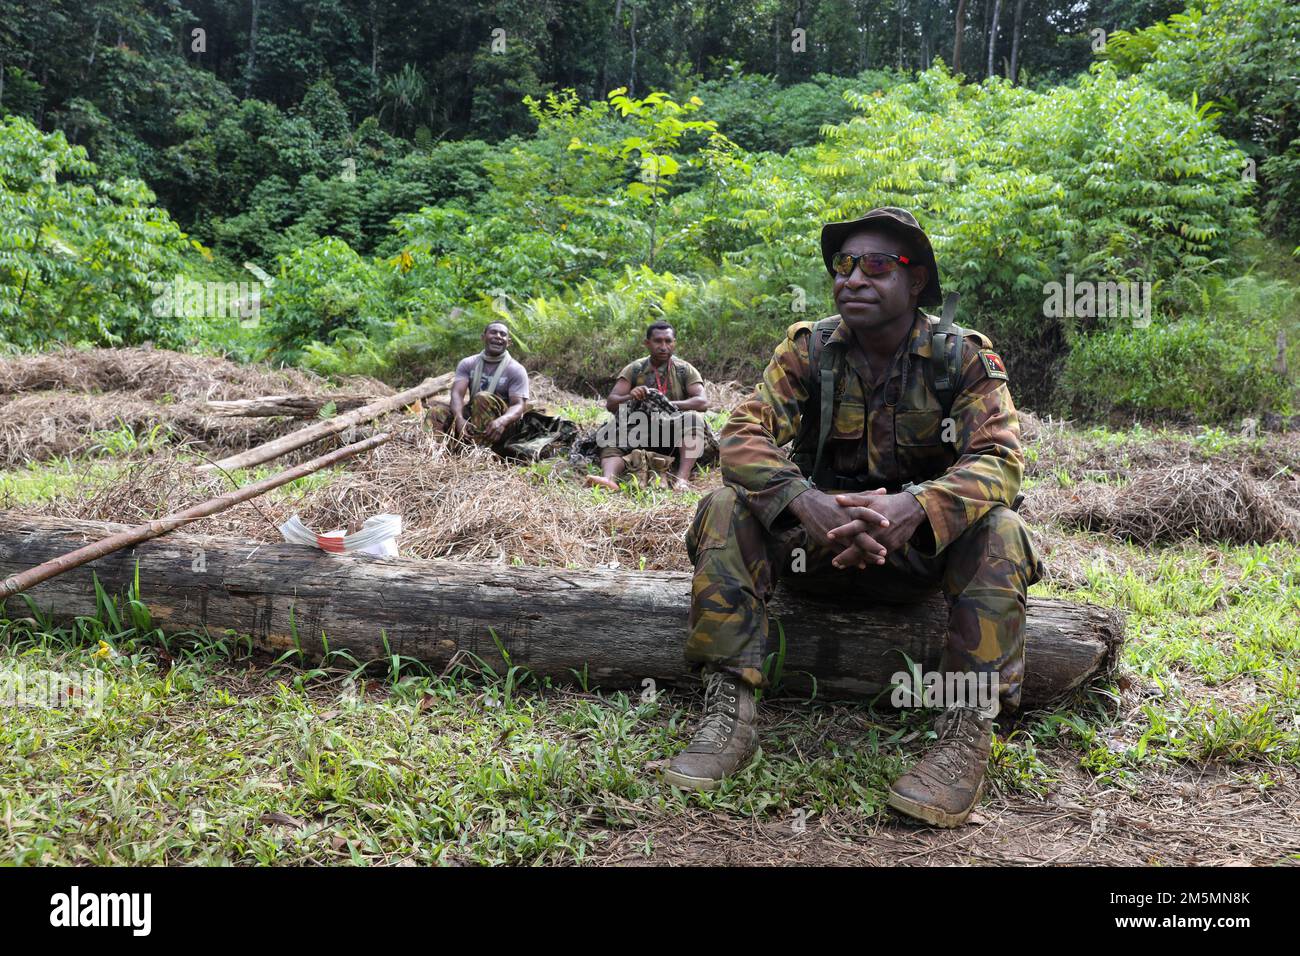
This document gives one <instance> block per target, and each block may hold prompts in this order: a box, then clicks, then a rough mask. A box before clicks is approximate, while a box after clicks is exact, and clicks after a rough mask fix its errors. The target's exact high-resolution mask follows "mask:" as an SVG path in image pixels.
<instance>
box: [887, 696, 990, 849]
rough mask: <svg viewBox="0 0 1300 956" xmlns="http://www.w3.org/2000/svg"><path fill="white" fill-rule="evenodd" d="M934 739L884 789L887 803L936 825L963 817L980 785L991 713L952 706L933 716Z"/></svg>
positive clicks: (958, 821) (951, 823) (957, 823)
mask: <svg viewBox="0 0 1300 956" xmlns="http://www.w3.org/2000/svg"><path fill="white" fill-rule="evenodd" d="M934 728H935V730H936V731H937V732H938V734H939V742H938V743H937V744H936V745H935V746H934V747H933V748H932V749H931V750H930V752H929V753H927V754H926V755H925V757H923V758H922V759H921V762H920V763H918V764H917V765H916V766H915V767H913V768H912V769H911V770H910V771H909V772H907V773H905V774H903V776H901V777H899V778H898V780H896V781H895V782H894V785H893V786H892V787H890V788H889V805H890V806H891V807H893V808H894V809H895V810H897V811H899V812H900V813H905V814H907V815H908V816H909V817H916V818H917V819H918V820H924V821H925V822H926V823H930V824H933V825H934V826H937V827H956V826H961V825H962V824H963V823H965V822H966V818H967V817H969V816H970V813H971V811H972V810H974V809H975V804H977V803H978V802H979V799H980V794H981V793H982V792H983V790H984V773H985V771H986V770H987V769H988V763H989V750H990V748H991V746H992V743H993V718H992V717H985V716H983V715H982V714H981V713H980V712H979V710H977V709H976V708H973V707H953V708H950V709H949V710H946V711H944V713H943V714H942V715H940V717H939V719H938V720H937V721H935V725H934Z"/></svg>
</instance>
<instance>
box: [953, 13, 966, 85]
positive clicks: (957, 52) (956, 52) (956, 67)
mask: <svg viewBox="0 0 1300 956" xmlns="http://www.w3.org/2000/svg"><path fill="white" fill-rule="evenodd" d="M965 29H966V0H957V24H956V33H955V36H954V38H953V41H952V71H953V72H954V73H960V72H961V35H962V33H963V32H964V31H965Z"/></svg>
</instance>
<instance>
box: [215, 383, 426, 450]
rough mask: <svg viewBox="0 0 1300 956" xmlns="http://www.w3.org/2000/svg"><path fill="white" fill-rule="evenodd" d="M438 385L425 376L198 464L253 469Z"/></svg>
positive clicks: (394, 408) (418, 397)
mask: <svg viewBox="0 0 1300 956" xmlns="http://www.w3.org/2000/svg"><path fill="white" fill-rule="evenodd" d="M438 388H439V380H438V379H436V378H426V379H425V380H424V381H423V382H421V383H420V384H419V385H416V386H414V387H413V388H408V389H407V390H406V391H404V392H398V393H397V394H396V395H389V396H386V397H384V398H381V399H377V400H375V401H373V402H371V403H370V404H369V405H363V406H362V407H361V408H358V409H356V410H355V411H351V412H348V413H347V414H345V415H338V416H336V417H334V418H330V419H327V420H325V421H323V422H317V423H316V424H315V425H307V426H306V427H304V428H300V429H298V430H297V431H295V432H290V433H289V434H287V435H284V436H282V437H280V438H276V439H274V440H273V441H269V442H266V443H265V444H263V445H258V446H257V447H256V448H250V449H249V450H248V451H243V452H240V453H239V454H237V455H231V456H230V457H229V458H223V459H221V460H220V461H216V462H211V463H209V464H206V465H202V466H200V467H199V469H198V470H199V471H201V472H207V471H233V470H234V469H236V468H251V467H252V466H253V465H260V464H262V462H264V461H271V460H272V459H274V458H279V457H280V456H281V455H284V454H288V453H289V452H291V451H295V450H296V449H299V448H301V447H303V446H304V445H310V444H312V443H313V442H318V441H320V440H321V439H322V438H326V437H328V436H330V435H337V434H338V433H339V432H342V431H346V430H347V429H349V428H352V427H353V426H354V425H360V424H363V423H365V422H369V421H374V420H375V419H376V418H378V417H379V416H381V415H386V414H388V413H389V412H394V411H397V410H398V409H399V408H405V407H406V406H408V405H414V404H415V403H416V402H419V401H421V400H422V399H425V398H428V397H429V396H430V395H432V394H433V393H434V392H436V391H437V390H438Z"/></svg>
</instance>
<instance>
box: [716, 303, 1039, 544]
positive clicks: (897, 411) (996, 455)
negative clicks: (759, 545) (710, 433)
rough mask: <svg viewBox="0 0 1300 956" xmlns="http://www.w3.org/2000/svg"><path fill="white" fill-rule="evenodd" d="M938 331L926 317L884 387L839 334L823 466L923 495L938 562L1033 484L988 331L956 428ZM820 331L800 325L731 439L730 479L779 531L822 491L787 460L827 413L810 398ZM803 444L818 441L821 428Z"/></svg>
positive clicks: (979, 341) (840, 331) (964, 385)
mask: <svg viewBox="0 0 1300 956" xmlns="http://www.w3.org/2000/svg"><path fill="white" fill-rule="evenodd" d="M937 321H938V320H937V319H935V318H933V317H931V316H927V315H926V314H925V313H923V312H920V311H919V310H918V312H917V319H916V322H915V323H914V324H913V326H912V331H911V333H910V335H908V336H907V337H906V338H905V339H904V340H903V342H902V343H901V344H900V345H899V350H898V352H897V353H895V355H894V358H893V361H892V363H891V366H890V367H889V369H888V370H887V371H886V372H885V375H884V380H883V381H881V382H875V383H872V376H871V371H870V368H869V367H868V365H867V361H866V358H865V356H863V354H862V352H861V351H860V350H859V349H858V347H857V345H856V343H855V342H854V340H853V338H852V334H851V333H850V332H849V329H848V327H847V326H846V325H843V324H841V325H840V326H839V328H837V329H836V330H835V333H834V334H833V335H832V336H831V338H830V341H829V342H828V343H827V347H828V348H829V347H830V346H831V343H835V342H839V343H846V344H847V348H845V361H844V367H843V370H842V371H841V372H839V373H838V374H837V376H836V395H835V405H834V420H833V424H832V427H831V432H830V437H829V439H828V440H827V442H826V447H825V451H824V452H823V465H829V468H830V470H831V471H833V472H834V473H835V474H836V475H839V476H846V477H851V478H853V479H855V480H856V481H858V482H861V483H862V484H861V485H860V486H861V487H871V488H877V487H885V488H887V489H888V490H889V491H890V492H896V491H900V490H904V489H905V490H907V491H910V492H911V493H912V494H913V495H915V496H916V500H917V501H918V502H920V504H921V507H922V508H924V509H925V513H926V516H927V518H928V519H929V527H930V530H931V532H932V534H933V552H932V553H938V552H940V551H942V550H943V549H944V548H946V547H947V546H948V545H949V544H951V543H952V542H953V541H954V540H955V539H956V538H957V537H958V536H959V535H961V533H962V532H963V531H965V530H966V528H967V527H969V526H970V525H971V524H972V523H974V522H975V521H977V520H979V519H980V518H981V517H983V516H984V514H986V513H987V512H988V511H989V509H991V508H992V507H993V506H994V505H997V504H1003V505H1006V506H1008V507H1010V506H1011V504H1012V502H1013V501H1014V499H1015V497H1016V494H1017V493H1018V492H1019V490H1020V481H1021V478H1022V476H1023V474H1024V457H1023V455H1022V454H1021V450H1020V422H1019V419H1018V418H1017V416H1016V409H1015V405H1014V404H1013V403H1012V401H1011V392H1010V390H1009V389H1008V388H1007V379H1006V371H1005V368H1004V367H1003V365H1002V360H1001V359H1000V358H998V356H997V355H996V353H994V352H993V351H992V350H991V348H990V346H991V344H992V343H991V342H990V341H989V340H988V338H987V337H985V336H984V335H981V334H980V333H979V332H975V331H970V330H968V331H967V333H966V340H965V352H964V355H963V361H962V375H961V380H960V382H959V384H958V387H957V390H956V392H955V393H954V398H953V402H952V410H951V421H949V422H947V423H946V424H945V418H944V413H943V408H942V405H941V403H940V401H939V398H938V396H937V395H936V393H935V389H934V373H933V370H932V367H931V362H930V335H931V329H932V328H933V325H932V323H935V322H937ZM813 325H814V323H812V322H797V323H795V324H794V325H792V326H790V328H789V329H788V330H787V332H786V338H785V340H784V341H782V342H781V344H780V345H778V346H777V347H776V351H775V352H774V353H773V355H772V361H771V362H770V363H768V366H767V369H766V371H764V373H763V380H762V381H761V382H759V383H758V386H757V388H756V390H755V392H754V394H753V395H752V396H751V397H750V398H749V399H748V400H747V401H746V402H744V403H743V404H742V405H740V406H739V407H738V408H737V409H736V410H735V412H734V413H733V414H732V416H731V419H730V420H729V421H728V422H727V425H726V427H725V428H724V429H723V431H722V438H721V448H720V454H721V461H722V476H723V480H724V481H727V482H729V483H731V484H735V485H739V486H741V487H743V488H744V489H745V490H746V491H748V492H749V501H750V505H751V507H752V508H753V509H754V511H755V513H756V514H757V515H758V517H759V520H761V521H762V522H763V524H764V525H765V526H766V527H768V528H769V529H770V528H772V525H773V522H774V521H776V519H777V518H778V517H779V516H780V515H781V513H782V512H784V511H785V509H786V507H787V506H788V505H789V504H790V502H791V501H793V500H794V499H795V498H797V497H798V496H799V495H801V494H803V492H805V491H807V490H808V489H809V488H811V487H813V485H812V482H811V481H809V480H808V478H807V477H806V476H805V475H804V473H803V472H802V471H801V470H800V468H799V466H798V465H796V464H795V462H794V460H792V459H791V458H790V457H788V456H787V455H786V454H784V453H783V452H782V451H781V447H782V446H784V445H787V444H789V443H790V442H791V441H793V440H794V439H795V438H796V436H798V435H800V426H801V425H802V424H803V418H804V416H805V415H812V416H814V417H816V416H818V415H819V412H820V410H819V408H818V404H819V402H818V399H817V396H816V393H815V392H814V393H813V395H812V396H810V395H809V388H808V380H809V369H808V342H809V338H810V335H811V331H812V327H813ZM814 371H815V370H814ZM803 434H804V435H805V436H807V435H809V434H811V438H812V441H813V442H815V441H816V437H817V429H816V428H810V429H804V430H803ZM814 447H815V446H814ZM806 467H811V466H806ZM841 487H844V486H841ZM922 528H923V529H924V525H923V526H922ZM925 538H926V535H924V533H923V531H922V532H921V533H919V534H918V538H917V539H916V543H917V544H919V545H920V546H921V547H922V550H923V551H929V548H928V547H927V545H929V542H928V541H925V540H924V539H925Z"/></svg>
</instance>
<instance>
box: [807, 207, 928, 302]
mask: <svg viewBox="0 0 1300 956" xmlns="http://www.w3.org/2000/svg"><path fill="white" fill-rule="evenodd" d="M868 227H870V228H874V229H881V230H883V231H885V232H892V233H894V234H896V235H900V236H902V237H904V238H905V239H907V240H908V241H909V242H910V243H911V244H912V246H913V251H914V252H915V253H916V264H917V265H923V266H925V267H926V268H927V269H929V272H930V278H929V280H928V281H927V282H926V284H925V288H924V289H922V290H921V295H920V297H919V298H918V299H917V304H918V305H940V304H941V303H942V302H943V289H941V288H940V287H939V266H938V265H937V264H936V263H935V261H934V248H933V247H932V246H931V245H930V237H929V236H927V235H926V234H925V230H924V229H922V228H921V225H920V223H918V222H917V221H916V217H915V216H913V215H912V214H911V213H910V212H908V211H907V210H906V209H899V208H898V207H897V206H881V207H880V208H878V209H873V210H871V211H870V212H869V213H867V214H866V215H865V216H862V217H860V218H858V219H853V220H850V221H849V222H828V223H826V225H824V226H822V261H823V262H825V263H826V271H827V272H829V273H830V274H831V275H834V274H835V270H834V269H833V268H831V258H832V257H833V256H834V255H835V253H837V252H839V251H840V247H841V246H842V245H843V244H844V240H845V239H847V238H848V237H849V236H850V235H852V234H853V233H855V232H857V231H858V230H860V229H865V228H868Z"/></svg>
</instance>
